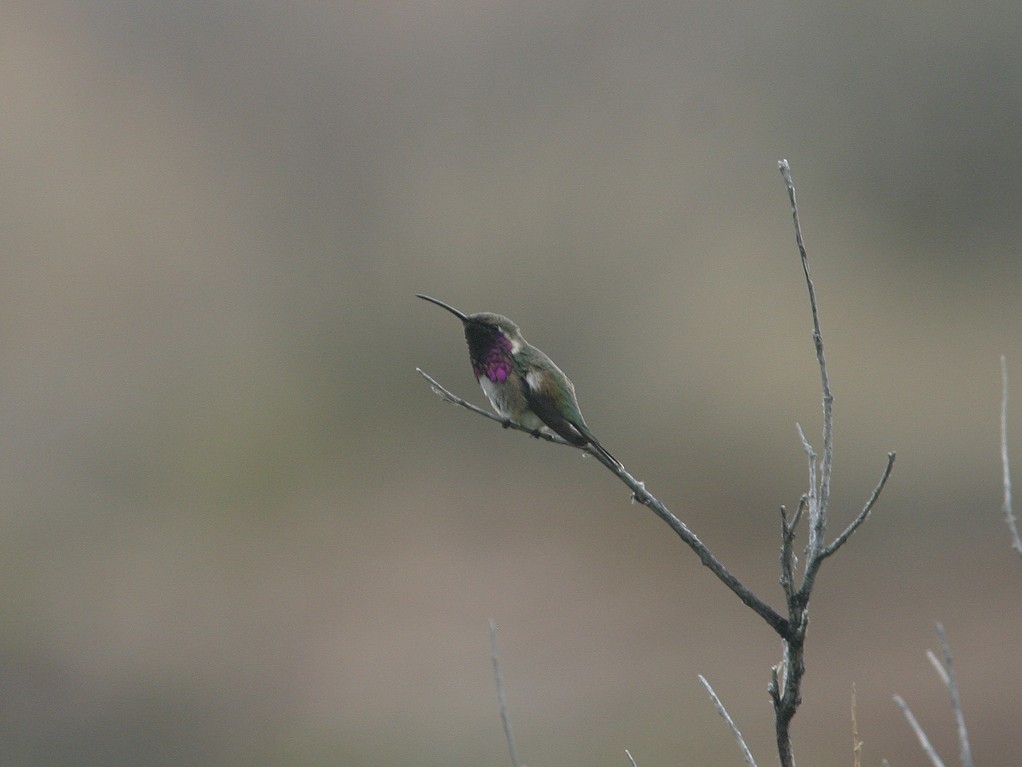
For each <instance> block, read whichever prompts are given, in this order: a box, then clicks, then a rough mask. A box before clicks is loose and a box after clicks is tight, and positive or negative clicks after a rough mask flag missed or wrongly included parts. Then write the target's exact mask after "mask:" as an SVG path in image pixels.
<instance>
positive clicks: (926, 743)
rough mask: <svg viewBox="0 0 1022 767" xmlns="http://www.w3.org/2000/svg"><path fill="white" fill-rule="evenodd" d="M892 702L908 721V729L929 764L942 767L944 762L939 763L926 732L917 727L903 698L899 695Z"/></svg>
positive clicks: (916, 722)
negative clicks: (917, 741)
mask: <svg viewBox="0 0 1022 767" xmlns="http://www.w3.org/2000/svg"><path fill="white" fill-rule="evenodd" d="M894 702H895V703H897V704H898V708H900V709H901V713H903V714H904V715H905V719H906V720H907V721H908V724H909V727H911V728H912V731H913V732H914V733H915V734H916V738H918V740H919V745H920V747H921V748H922V749H923V753H924V754H926V755H927V756H928V757H929V759H930V763H931V764H932V765H933V767H944V762H943V761H941V758H940V757H939V756H937V752H936V751H934V749H933V744H932V743H930V739H929V738H928V737H926V732H925V731H924V730H923V728H922V727H920V726H919V722H918V721H916V718H915V716H913V715H912V710H911V709H910V708H909V707H908V704H907V703H906V702H905V700H904V698H902V697H901V696H900V695H895V696H894Z"/></svg>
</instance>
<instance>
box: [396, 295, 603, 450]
mask: <svg viewBox="0 0 1022 767" xmlns="http://www.w3.org/2000/svg"><path fill="white" fill-rule="evenodd" d="M416 298H421V299H422V300H423V301H429V302H430V303H433V304H436V305H437V306H442V307H443V308H444V309H446V310H447V311H449V312H450V313H451V314H453V315H454V316H455V317H457V318H458V319H459V320H461V322H462V325H464V327H465V340H466V341H467V342H468V356H469V359H470V360H471V362H472V373H473V374H474V375H475V377H476V381H478V382H479V386H480V387H482V390H483V394H485V395H486V399H488V400H489V401H490V405H491V406H492V407H493V409H494V410H495V411H497V415H499V416H500V417H501V418H503V419H504V420H505V421H506V422H512V421H513V422H514V423H517V424H519V425H520V426H524V427H525V428H526V429H531V430H532V431H533V432H536V433H537V434H538V432H540V431H544V430H545V431H547V432H552V433H554V434H557V435H558V436H560V437H562V438H563V439H564V440H566V441H567V442H569V443H570V444H572V445H575V446H576V447H580V448H584V447H589V448H590V449H591V450H593V451H594V452H596V453H599V454H600V455H601V456H603V457H604V458H606V459H607V460H609V461H610V462H611V463H613V464H615V465H616V466H620V465H621V462H620V461H618V460H617V459H616V458H615V457H614V456H612V455H611V454H610V453H609V452H608V451H607V449H606V448H605V447H604V446H603V445H601V444H600V441H599V440H598V439H596V437H595V436H594V435H593V433H592V432H591V431H589V427H588V426H587V425H586V422H585V419H584V418H583V417H582V412H581V411H580V410H579V409H578V400H577V399H576V398H575V386H574V384H572V382H571V381H570V380H569V379H568V376H566V375H564V373H563V372H562V371H561V369H560V368H559V367H557V365H555V364H554V361H553V360H552V359H550V358H549V357H548V356H547V355H546V354H544V353H543V352H541V351H540V350H539V349H537V348H536V347H535V346H532V345H531V344H529V342H528V341H526V340H525V338H524V337H523V336H522V331H521V330H520V329H519V328H518V326H517V325H516V324H515V323H514V322H512V321H511V320H509V319H508V318H507V317H504V316H503V315H500V314H491V313H490V312H479V313H477V314H465V313H464V312H462V311H459V310H458V309H455V308H454V307H453V306H451V305H450V304H445V303H444V302H443V301H438V300H437V299H435V298H430V297H429V296H424V295H422V294H421V293H416ZM506 425H507V423H505V426H506Z"/></svg>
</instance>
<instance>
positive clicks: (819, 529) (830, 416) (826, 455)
mask: <svg viewBox="0 0 1022 767" xmlns="http://www.w3.org/2000/svg"><path fill="white" fill-rule="evenodd" d="M777 166H778V168H779V170H780V171H781V176H783V177H784V185H785V186H786V187H787V189H788V200H789V201H790V202H791V219H792V222H793V223H794V225H795V243H796V244H797V245H798V252H799V255H800V256H801V258H802V271H803V272H804V273H805V277H806V288H807V289H808V291H809V306H810V309H811V310H812V315H813V345H814V346H815V347H816V361H817V363H818V364H819V366H820V384H821V387H822V389H823V463H822V464H821V467H820V493H819V499H818V502H819V505H820V513H819V516H818V518H817V519H815V520H812V521H813V522H814V523H815V524H814V528H815V532H812V533H811V534H810V535H811V538H810V545H812V542H813V541H816V542H818V543H819V545H821V546H822V545H823V539H824V536H825V535H826V532H827V504H828V503H829V502H830V476H831V467H832V464H833V461H834V413H833V406H834V396H833V394H831V391H830V376H829V375H828V374H827V360H826V358H825V357H824V354H823V333H822V331H821V330H820V312H819V307H818V306H817V304H816V288H815V287H814V286H813V279H812V277H811V276H810V275H809V257H808V255H807V254H806V246H805V240H804V239H803V238H802V224H801V222H800V221H799V215H798V202H797V201H796V199H795V182H794V181H793V180H792V178H791V166H790V165H788V161H787V160H781V161H780V162H779V163H778V164H777ZM811 511H812V509H811V508H810V512H811ZM811 550H812V549H811Z"/></svg>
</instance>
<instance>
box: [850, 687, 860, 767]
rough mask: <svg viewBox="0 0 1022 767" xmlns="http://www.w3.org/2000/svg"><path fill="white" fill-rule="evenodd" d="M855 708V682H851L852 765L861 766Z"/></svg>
mask: <svg viewBox="0 0 1022 767" xmlns="http://www.w3.org/2000/svg"><path fill="white" fill-rule="evenodd" d="M855 709H856V706H855V683H854V682H852V755H853V757H852V767H861V765H862V739H861V738H860V737H859V720H858V717H857V715H856V711H855Z"/></svg>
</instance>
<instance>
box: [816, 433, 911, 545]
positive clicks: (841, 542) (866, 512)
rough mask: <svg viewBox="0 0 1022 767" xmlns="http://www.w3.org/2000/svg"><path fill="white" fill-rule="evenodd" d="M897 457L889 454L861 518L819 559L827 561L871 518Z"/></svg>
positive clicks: (860, 515)
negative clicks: (870, 515) (870, 514)
mask: <svg viewBox="0 0 1022 767" xmlns="http://www.w3.org/2000/svg"><path fill="white" fill-rule="evenodd" d="M895 457H896V456H895V453H888V454H887V465H886V466H885V467H884V471H883V473H882V474H881V475H880V481H879V482H877V484H876V486H875V487H874V488H873V492H872V493H870V494H869V499H868V500H867V501H866V505H865V506H863V507H862V511H860V512H859V516H857V517H856V518H855V519H854V520H852V523H851V524H850V525H848V527H846V528H845V531H844V532H843V533H841V535H839V536H838V537H837V538H835V539H834V540H833V542H832V543H831V544H830V545H829V546H827V547H825V548H824V549H823V550H822V551H821V552H820V556H819V559H821V560H823V559H826V558H827V557H829V556H830V555H831V554H833V553H834V552H835V551H837V550H838V549H839V548H841V547H842V546H843V545H844V543H845V541H847V540H848V539H849V538H851V537H852V533H854V532H855V531H856V530H858V529H859V526H860V525H861V524H862V523H863V522H865V521H866V520H867V519H868V518H869V513H870V512H871V511H872V510H873V506H874V505H876V502H877V500H879V498H880V493H882V492H883V490H884V485H886V484H887V479H888V477H890V476H891V470H892V469H893V468H894V459H895Z"/></svg>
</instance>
